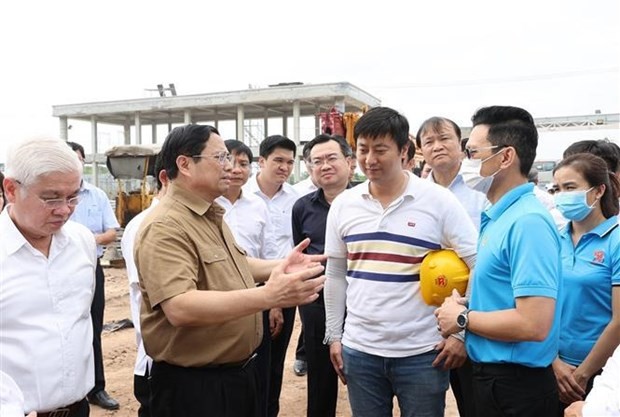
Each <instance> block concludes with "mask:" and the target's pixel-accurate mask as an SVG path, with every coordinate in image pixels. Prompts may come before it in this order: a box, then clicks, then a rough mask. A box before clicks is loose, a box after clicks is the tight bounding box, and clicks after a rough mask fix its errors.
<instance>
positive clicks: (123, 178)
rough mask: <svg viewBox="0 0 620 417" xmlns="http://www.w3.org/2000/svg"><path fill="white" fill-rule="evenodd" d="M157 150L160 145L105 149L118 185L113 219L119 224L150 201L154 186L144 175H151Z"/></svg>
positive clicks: (108, 164)
mask: <svg viewBox="0 0 620 417" xmlns="http://www.w3.org/2000/svg"><path fill="white" fill-rule="evenodd" d="M160 150H161V145H120V146H114V147H112V148H110V149H108V150H107V151H106V153H105V155H106V165H107V167H108V170H109V171H110V174H112V176H113V177H114V178H115V179H116V181H117V184H118V193H117V196H116V218H117V220H118V222H119V224H120V225H121V227H125V226H126V225H127V223H128V222H129V221H130V220H131V219H132V218H133V217H134V216H135V215H137V214H138V213H140V212H141V211H142V210H144V209H146V208H147V207H148V206H149V205H150V204H151V201H152V200H153V197H154V195H155V193H156V191H155V188H156V187H154V186H152V185H150V184H149V178H148V177H149V176H151V177H152V178H155V172H154V171H155V158H156V157H157V154H158V153H159V151H160Z"/></svg>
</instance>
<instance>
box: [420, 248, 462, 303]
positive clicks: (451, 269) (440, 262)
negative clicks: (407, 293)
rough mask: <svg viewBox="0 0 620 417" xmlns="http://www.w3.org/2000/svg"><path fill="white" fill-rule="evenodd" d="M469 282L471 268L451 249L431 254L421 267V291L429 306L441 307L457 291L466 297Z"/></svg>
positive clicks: (425, 258)
mask: <svg viewBox="0 0 620 417" xmlns="http://www.w3.org/2000/svg"><path fill="white" fill-rule="evenodd" d="M468 281H469V268H468V267H467V264H466V263H465V262H463V260H462V259H461V258H459V257H458V255H457V254H456V252H454V251H453V250H450V249H442V250H437V251H433V252H429V253H428V255H426V257H424V260H423V261H422V265H421V266H420V291H421V292H422V298H423V299H424V301H425V302H426V304H428V305H435V306H440V305H441V304H442V303H443V301H444V299H445V298H446V297H449V296H450V295H452V290H453V289H456V290H457V291H458V292H459V294H461V295H465V290H466V289H467V282H468Z"/></svg>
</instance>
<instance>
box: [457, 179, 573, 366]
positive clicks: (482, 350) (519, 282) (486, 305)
mask: <svg viewBox="0 0 620 417" xmlns="http://www.w3.org/2000/svg"><path fill="white" fill-rule="evenodd" d="M560 272H561V264H560V237H559V235H558V232H557V229H556V227H555V225H554V223H553V219H552V218H551V215H550V214H549V211H548V210H547V209H546V208H545V207H544V206H543V205H542V204H541V203H540V201H539V200H538V199H537V198H536V196H534V193H533V184H531V183H527V184H523V185H520V186H518V187H516V188H514V189H512V190H510V191H509V192H508V193H506V194H505V195H504V196H502V198H500V200H499V201H498V202H496V203H495V204H494V205H492V206H491V207H489V208H488V209H487V210H485V211H484V212H483V213H482V217H481V225H480V237H479V239H478V255H477V260H476V268H475V269H474V277H473V285H472V292H471V299H470V303H469V307H470V308H471V309H472V310H474V311H497V310H507V309H512V308H515V306H516V303H515V299H516V298H518V297H529V296H537V297H549V298H553V299H556V300H557V299H558V293H559V288H560ZM559 317H560V309H559V308H558V306H557V305H556V311H555V317H554V321H553V325H552V327H551V331H550V332H549V335H548V336H547V338H546V339H545V340H544V341H542V342H502V341H498V340H492V339H487V338H485V337H482V336H479V335H477V334H475V333H472V332H467V335H466V341H465V343H466V347H467V352H468V354H469V356H470V358H471V359H472V361H474V362H480V363H513V364H520V365H524V366H529V367H546V366H549V365H550V364H551V362H552V361H553V360H554V359H555V357H556V355H557V352H558V336H559V322H560V320H559Z"/></svg>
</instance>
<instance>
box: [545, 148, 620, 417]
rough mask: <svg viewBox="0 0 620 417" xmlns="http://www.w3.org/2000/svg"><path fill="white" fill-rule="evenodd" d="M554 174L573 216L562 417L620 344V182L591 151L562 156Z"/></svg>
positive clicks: (560, 379) (565, 244) (560, 363)
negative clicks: (619, 199)
mask: <svg viewBox="0 0 620 417" xmlns="http://www.w3.org/2000/svg"><path fill="white" fill-rule="evenodd" d="M553 176H554V181H555V183H556V184H557V186H558V191H557V192H556V193H555V194H554V200H555V204H556V208H557V209H558V210H559V211H560V212H561V213H562V215H564V217H566V219H568V220H569V223H568V224H567V225H566V227H565V228H564V229H563V230H562V231H561V232H560V235H561V252H562V281H563V287H562V291H561V297H560V303H559V306H561V308H562V315H561V317H562V319H561V325H560V344H559V352H558V357H557V358H556V360H555V361H554V362H553V370H554V373H555V376H556V379H557V383H558V391H559V394H560V402H561V404H560V409H561V411H560V413H559V415H560V416H562V415H564V414H563V410H564V408H565V407H567V406H568V405H569V404H571V403H572V402H574V401H579V400H583V399H584V397H585V395H586V394H587V393H588V392H589V391H590V389H591V388H592V381H593V379H594V376H596V375H598V374H599V373H600V371H601V368H602V367H603V365H604V364H605V362H606V361H607V359H608V358H609V357H610V356H611V355H612V353H613V351H614V349H615V348H616V347H617V346H618V344H619V343H620V227H619V226H618V218H617V217H616V216H617V215H618V211H619V210H618V197H619V194H620V183H619V182H618V179H617V178H616V176H615V174H613V173H610V172H608V170H607V165H606V164H605V161H604V160H603V159H601V158H599V157H597V156H594V155H592V154H585V153H580V154H575V155H572V156H570V157H568V158H566V159H564V160H562V161H561V162H560V163H559V164H558V166H557V167H556V168H555V170H554V172H553Z"/></svg>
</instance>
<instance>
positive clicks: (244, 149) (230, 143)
mask: <svg viewBox="0 0 620 417" xmlns="http://www.w3.org/2000/svg"><path fill="white" fill-rule="evenodd" d="M224 145H226V149H228V152H230V153H232V154H237V155H246V156H247V157H248V161H250V163H252V160H253V159H254V155H253V154H252V149H250V147H249V146H248V145H246V144H245V143H243V142H241V141H240V140H237V139H227V140H225V141H224Z"/></svg>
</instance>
